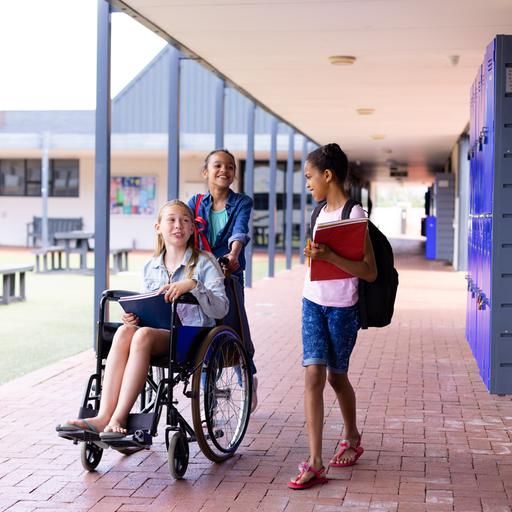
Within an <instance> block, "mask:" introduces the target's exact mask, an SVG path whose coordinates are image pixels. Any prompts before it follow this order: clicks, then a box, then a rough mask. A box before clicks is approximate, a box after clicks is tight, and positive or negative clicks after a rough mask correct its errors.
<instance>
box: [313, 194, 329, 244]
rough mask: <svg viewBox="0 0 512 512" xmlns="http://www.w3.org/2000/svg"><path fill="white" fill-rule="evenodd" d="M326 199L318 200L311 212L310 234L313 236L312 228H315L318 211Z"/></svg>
mask: <svg viewBox="0 0 512 512" xmlns="http://www.w3.org/2000/svg"><path fill="white" fill-rule="evenodd" d="M326 203H327V201H320V202H319V203H318V204H317V205H316V206H315V208H314V210H313V213H312V214H311V236H313V230H314V229H315V224H316V219H317V218H318V215H320V211H321V210H322V208H323V207H324V206H325V205H326Z"/></svg>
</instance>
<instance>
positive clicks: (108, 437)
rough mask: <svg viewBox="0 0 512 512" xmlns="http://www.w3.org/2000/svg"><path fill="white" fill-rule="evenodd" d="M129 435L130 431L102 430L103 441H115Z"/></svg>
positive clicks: (101, 437)
mask: <svg viewBox="0 0 512 512" xmlns="http://www.w3.org/2000/svg"><path fill="white" fill-rule="evenodd" d="M107 427H108V425H107ZM107 427H105V428H107ZM127 435H128V432H100V439H101V440H103V441H115V440H117V439H124V438H125V437H126V436H127Z"/></svg>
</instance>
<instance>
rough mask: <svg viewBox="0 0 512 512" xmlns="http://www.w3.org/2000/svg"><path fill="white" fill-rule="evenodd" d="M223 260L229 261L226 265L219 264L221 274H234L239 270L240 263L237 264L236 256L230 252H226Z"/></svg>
mask: <svg viewBox="0 0 512 512" xmlns="http://www.w3.org/2000/svg"><path fill="white" fill-rule="evenodd" d="M224 258H227V259H228V260H229V263H228V264H227V265H223V264H221V267H222V270H223V272H225V271H226V270H228V271H229V272H234V271H235V270H238V269H239V268H240V263H238V254H233V253H232V252H228V253H227V254H225V255H224Z"/></svg>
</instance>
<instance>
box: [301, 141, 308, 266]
mask: <svg viewBox="0 0 512 512" xmlns="http://www.w3.org/2000/svg"><path fill="white" fill-rule="evenodd" d="M307 156H308V139H306V137H304V139H303V141H302V155H301V159H300V169H301V171H300V172H301V180H300V183H301V185H300V250H299V255H300V262H301V263H304V261H305V260H306V258H305V256H304V251H303V248H304V247H305V246H306V229H307V221H306V198H307V193H306V180H305V179H304V166H305V165H306V158H307Z"/></svg>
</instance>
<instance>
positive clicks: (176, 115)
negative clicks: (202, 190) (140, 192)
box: [167, 46, 181, 201]
mask: <svg viewBox="0 0 512 512" xmlns="http://www.w3.org/2000/svg"><path fill="white" fill-rule="evenodd" d="M169 54H170V66H169V67H170V69H169V82H170V83H169V127H168V140H167V199H168V200H169V201H170V200H172V199H177V198H178V197H179V192H180V70H181V67H180V52H179V51H178V50H176V48H174V47H172V46H170V47H169Z"/></svg>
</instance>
